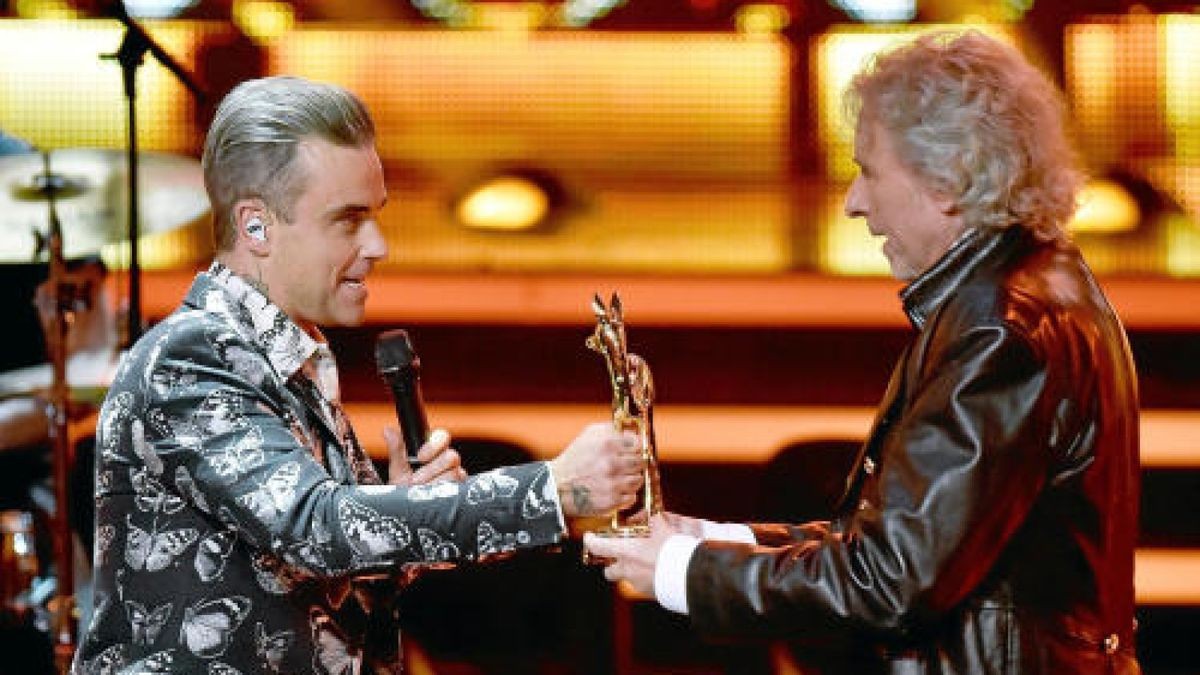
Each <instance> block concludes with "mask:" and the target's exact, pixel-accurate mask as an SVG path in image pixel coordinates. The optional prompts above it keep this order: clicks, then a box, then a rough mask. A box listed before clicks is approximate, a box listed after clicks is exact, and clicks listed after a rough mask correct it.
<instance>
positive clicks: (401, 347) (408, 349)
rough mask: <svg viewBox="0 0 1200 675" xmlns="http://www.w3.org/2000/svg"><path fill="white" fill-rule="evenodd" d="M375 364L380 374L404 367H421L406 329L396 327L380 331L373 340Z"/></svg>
mask: <svg viewBox="0 0 1200 675" xmlns="http://www.w3.org/2000/svg"><path fill="white" fill-rule="evenodd" d="M375 365H376V368H377V369H378V371H379V373H380V374H381V375H382V374H384V373H389V372H393V371H396V370H401V369H404V368H412V369H420V368H421V359H420V358H418V357H417V352H416V351H415V350H413V346H412V341H411V340H409V339H408V331H406V330H404V329H402V328H397V329H395V330H389V331H384V332H383V333H380V335H379V338H378V339H376V340H375Z"/></svg>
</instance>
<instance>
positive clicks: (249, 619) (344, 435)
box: [75, 267, 562, 675]
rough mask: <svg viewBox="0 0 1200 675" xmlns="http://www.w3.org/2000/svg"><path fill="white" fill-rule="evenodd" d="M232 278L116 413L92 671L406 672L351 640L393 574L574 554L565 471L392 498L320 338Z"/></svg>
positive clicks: (155, 335) (173, 333) (214, 291)
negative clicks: (557, 494) (511, 555)
mask: <svg viewBox="0 0 1200 675" xmlns="http://www.w3.org/2000/svg"><path fill="white" fill-rule="evenodd" d="M214 270H216V271H217V272H218V273H220V274H224V273H221V272H220V270H219V269H217V268H216V267H214ZM225 279H226V281H229V282H230V284H231V285H232V286H239V285H240V286H241V288H238V289H235V291H234V292H231V291H230V290H229V289H228V288H225V287H224V286H223V285H222V284H221V283H218V282H217V280H216V279H215V278H214V276H213V274H212V273H208V274H202V275H201V276H200V277H199V278H198V280H197V282H196V285H195V286H194V287H193V289H192V291H191V292H190V293H189V299H188V301H187V303H186V304H185V306H184V307H182V308H181V309H180V310H179V311H178V312H176V313H175V314H173V315H171V317H169V318H168V319H166V320H164V321H162V322H160V323H159V325H158V326H155V327H154V328H152V329H151V331H149V332H148V333H147V335H146V339H145V340H143V341H140V342H139V343H138V344H137V345H135V346H134V347H133V348H132V349H131V350H130V351H129V352H128V353H127V354H126V355H125V356H124V357H123V359H122V362H121V365H120V367H119V371H120V373H121V376H120V377H118V379H117V380H115V381H114V382H113V384H112V386H111V387H110V393H109V396H108V399H107V400H106V402H105V404H104V406H103V407H102V409H101V413H100V418H99V422H98V435H97V447H98V448H99V449H100V450H99V452H98V465H97V467H96V478H97V504H96V517H97V530H96V532H97V536H96V552H95V565H96V566H95V572H94V579H95V594H96V596H95V597H96V599H97V605H96V607H95V613H94V615H93V619H92V621H91V622H90V625H89V627H88V631H87V635H86V637H85V638H84V639H83V640H82V641H81V643H80V648H79V649H78V650H77V654H76V659H77V661H76V664H75V673H76V675H113V674H115V673H121V674H122V675H125V674H127V673H129V674H133V673H146V674H148V675H155V674H158V673H188V674H192V673H196V674H200V675H278V674H282V673H304V672H316V673H339V674H344V673H359V672H361V671H365V670H368V669H370V672H372V673H385V672H386V673H393V672H398V668H399V664H398V663H395V662H394V656H391V655H387V654H375V653H373V652H372V649H371V646H370V644H369V643H365V642H364V637H365V636H362V635H358V634H355V633H354V630H355V629H354V628H352V627H355V626H361V625H362V621H363V619H364V617H366V616H368V612H370V611H372V608H374V607H377V606H378V607H382V606H387V604H388V603H387V602H380V600H382V598H380V597H378V596H379V594H381V593H387V594H389V595H390V594H393V593H394V592H395V591H394V589H390V590H389V588H388V586H387V585H386V584H384V583H380V579H386V578H390V577H392V576H394V577H395V578H396V579H402V578H404V577H405V575H411V574H415V571H416V570H418V569H421V568H424V567H428V566H441V565H445V564H449V563H453V562H455V561H459V560H475V559H477V558H478V557H479V556H480V555H483V554H487V553H490V552H495V551H507V550H512V549H513V548H518V547H523V546H528V547H533V546H545V545H552V544H555V543H558V541H559V538H560V537H561V535H562V531H561V527H560V523H559V520H558V519H559V517H560V515H559V512H558V511H559V510H558V506H557V501H556V500H555V499H551V500H550V501H549V502H546V501H545V500H544V495H545V489H546V488H545V485H546V483H545V481H546V479H547V477H548V471H547V467H546V464H545V463H544V462H534V463H530V464H527V465H520V466H516V467H510V468H505V469H504V470H502V471H497V472H490V473H487V474H482V475H480V476H474V477H471V478H470V479H469V480H468V481H467V482H463V483H456V482H448V481H443V482H440V483H436V484H432V485H420V486H409V487H399V486H393V485H384V484H383V481H381V480H380V478H379V476H378V475H377V474H376V473H375V471H374V468H373V466H372V464H371V460H370V457H369V456H368V455H367V454H366V452H365V451H364V450H363V448H362V447H361V445H360V444H359V443H358V441H357V440H356V439H355V436H354V433H353V430H352V429H351V428H350V427H349V424H348V423H347V422H346V418H345V415H344V413H343V412H342V411H341V410H340V408H338V407H337V406H336V404H334V403H333V402H331V401H327V400H317V399H314V396H316V397H319V396H321V394H320V392H319V391H316V389H315V388H313V387H311V384H310V383H309V381H308V380H307V377H306V375H305V374H304V372H301V368H300V366H301V364H303V363H304V362H305V359H307V358H309V356H311V355H312V353H315V352H308V351H306V350H308V349H309V347H310V346H311V343H312V341H313V338H312V337H311V336H309V335H308V334H307V333H305V332H304V331H302V330H300V329H299V328H298V327H297V326H295V324H292V323H291V322H290V321H289V320H288V319H287V317H286V315H284V314H283V313H282V312H280V311H278V308H275V307H274V306H273V305H270V303H267V302H266V301H265V299H263V298H262V297H261V296H258V295H256V294H257V292H256V291H253V289H249V288H248V287H246V285H245V284H244V282H241V281H240V280H238V279H237V278H236V277H232V276H226V277H225ZM326 365H328V364H326ZM325 372H328V370H326V371H325ZM314 392H315V393H314ZM328 411H332V412H333V413H334V414H333V415H332V416H333V417H334V418H335V419H334V420H333V421H334V422H335V424H334V425H330V424H329V419H328V417H330V416H329V415H327V414H326V413H327V412H328ZM339 420H341V422H339ZM527 502H529V503H528V504H527ZM543 511H544V513H543ZM367 579H374V581H370V582H367ZM375 620H383V621H388V622H391V625H392V626H393V627H395V629H396V630H398V626H397V625H396V624H395V623H394V620H395V619H394V617H392V616H391V615H390V614H389V615H387V617H386V618H383V619H380V618H379V617H375V618H373V619H372V621H375Z"/></svg>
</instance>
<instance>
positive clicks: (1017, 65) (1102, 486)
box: [585, 31, 1140, 675]
mask: <svg viewBox="0 0 1200 675" xmlns="http://www.w3.org/2000/svg"><path fill="white" fill-rule="evenodd" d="M848 101H849V105H850V109H851V111H852V112H854V113H856V116H857V129H856V136H855V149H854V154H855V160H856V162H857V163H858V165H859V166H860V168H861V172H860V174H859V176H858V177H857V178H856V179H855V180H854V183H853V184H852V185H851V187H850V191H849V193H848V195H847V197H846V213H847V214H848V215H850V216H852V217H858V218H863V219H865V220H866V222H867V227H868V228H869V229H870V231H871V233H872V234H873V235H876V236H879V237H883V238H884V244H883V252H884V254H885V255H886V256H887V259H888V261H889V264H890V266H891V269H892V273H893V274H894V275H895V276H896V277H897V278H899V279H902V280H904V281H906V282H907V285H906V286H905V288H904V289H903V290H902V291H901V293H900V297H901V301H902V302H903V305H904V310H905V312H906V314H907V315H908V318H909V320H910V321H911V323H912V326H913V329H914V331H915V334H914V337H913V341H912V343H911V345H910V346H909V348H908V349H907V350H906V351H905V352H904V353H903V355H902V356H901V358H900V361H899V363H898V364H897V366H896V370H895V372H894V374H893V376H892V379H891V382H890V383H889V386H888V389H887V392H886V394H885V397H884V400H883V402H882V403H881V404H880V406H879V411H878V415H877V417H876V421H875V425H874V428H873V429H872V431H871V433H870V436H869V438H868V439H867V441H866V442H865V444H864V445H863V446H862V448H861V450H860V453H859V456H858V460H857V462H856V464H855V467H854V469H853V471H852V473H851V474H850V475H849V476H848V477H847V480H846V490H845V494H844V497H843V499H842V501H841V506H840V507H839V508H838V509H837V511H836V512H835V514H834V515H833V517H832V518H831V519H830V520H829V521H821V522H810V523H805V524H801V525H754V526H742V525H720V524H715V523H710V522H707V521H700V520H696V519H692V518H686V517H683V516H678V515H674V514H666V515H664V516H662V517H657V518H655V519H653V521H652V534H651V536H650V537H648V538H646V539H644V540H635V539H626V540H619V541H618V540H612V539H599V538H595V537H592V536H590V535H589V536H588V537H587V538H586V539H585V544H586V545H587V546H588V548H589V550H590V552H591V553H592V554H594V555H597V556H602V557H605V558H608V559H610V562H609V566H608V567H607V569H606V575H607V576H608V577H609V578H610V579H614V580H615V579H627V580H629V581H630V582H631V583H632V584H633V585H634V586H635V587H636V588H638V589H639V590H640V591H642V592H644V593H647V594H653V595H654V596H656V597H657V598H658V600H659V602H660V603H661V604H662V605H664V606H665V607H667V608H669V609H672V610H674V611H677V612H681V613H684V614H687V615H688V616H689V617H690V619H691V622H692V624H693V625H694V626H695V627H696V628H697V629H699V630H700V631H702V632H704V633H707V634H710V635H715V636H719V637H733V636H738V635H742V636H753V637H759V638H764V637H779V638H786V639H796V640H806V641H812V642H814V643H822V642H823V643H825V645H826V646H828V645H829V644H830V643H837V645H838V647H837V648H832V647H830V648H829V649H830V651H822V650H820V649H818V648H817V647H816V646H813V647H810V648H809V649H807V650H802V653H805V652H807V653H809V654H814V655H815V654H821V655H822V659H821V660H822V661H823V662H824V665H825V667H826V668H827V669H828V670H829V671H830V672H852V673H872V672H880V673H895V674H899V673H907V674H916V673H939V674H945V673H1037V674H1046V675H1050V674H1053V675H1064V674H1070V673H1120V674H1125V673H1137V672H1139V670H1140V669H1139V666H1138V663H1137V659H1136V657H1135V654H1134V645H1133V639H1132V638H1133V630H1134V617H1133V610H1134V592H1133V562H1134V548H1135V542H1136V536H1137V507H1138V494H1139V489H1140V486H1139V461H1138V442H1139V441H1138V404H1137V387H1136V376H1135V373H1134V367H1133V361H1132V358H1131V356H1130V351H1129V346H1128V343H1127V340H1126V337H1125V333H1124V330H1123V328H1122V327H1121V324H1120V322H1119V321H1118V319H1117V317H1116V315H1115V314H1114V312H1113V310H1112V308H1111V307H1110V306H1109V303H1108V302H1107V300H1106V299H1105V297H1104V295H1103V293H1102V292H1101V290H1100V288H1099V286H1098V285H1097V284H1096V281H1095V279H1094V278H1093V277H1092V274H1091V272H1090V271H1089V270H1088V268H1087V266H1086V264H1085V263H1084V261H1083V259H1082V258H1081V257H1080V254H1079V252H1078V250H1077V249H1076V248H1075V247H1074V246H1073V245H1072V244H1071V243H1070V242H1069V241H1068V238H1067V236H1066V233H1065V232H1064V231H1063V227H1064V225H1065V223H1066V221H1067V219H1068V218H1069V216H1070V215H1071V213H1072V211H1073V209H1074V206H1075V198H1076V193H1077V190H1078V186H1079V183H1080V178H1079V173H1078V171H1077V170H1076V168H1075V165H1074V155H1073V153H1072V152H1071V149H1070V146H1069V143H1068V142H1067V140H1066V134H1065V131H1064V123H1063V112H1062V105H1061V103H1060V98H1059V95H1058V93H1057V92H1056V90H1055V88H1054V87H1053V86H1052V85H1051V84H1050V82H1049V81H1048V80H1047V79H1046V78H1045V77H1044V76H1043V75H1042V74H1041V73H1039V72H1038V71H1037V70H1036V69H1035V68H1033V67H1032V66H1031V65H1030V64H1029V63H1028V62H1026V61H1025V60H1024V59H1023V58H1022V57H1021V56H1020V55H1019V54H1018V53H1017V52H1016V51H1015V50H1014V49H1012V48H1010V47H1008V46H1006V45H1004V44H1002V43H1000V42H998V41H996V40H994V39H991V38H989V37H986V36H984V35H983V34H981V33H979V32H976V31H969V32H965V33H961V34H945V33H942V34H931V35H925V36H922V37H920V38H918V39H917V40H915V41H914V42H911V43H909V44H906V45H903V46H901V47H898V48H896V49H893V50H891V51H888V52H885V53H883V54H881V55H879V56H878V57H876V58H875V59H874V61H873V63H872V64H871V65H870V66H868V67H867V68H866V69H865V70H864V71H863V72H861V73H860V74H859V75H858V76H857V77H856V78H855V79H854V81H853V83H852V84H851V86H850V90H849V96H848Z"/></svg>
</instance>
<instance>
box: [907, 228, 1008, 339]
mask: <svg viewBox="0 0 1200 675" xmlns="http://www.w3.org/2000/svg"><path fill="white" fill-rule="evenodd" d="M1030 238H1031V235H1030V234H1029V233H1028V232H1027V231H1026V230H1025V228H1024V227H1021V226H1020V225H1012V226H1010V227H1007V228H1005V229H1003V230H996V229H992V228H981V227H971V228H968V229H967V231H966V232H965V233H964V234H963V235H962V236H961V237H959V238H958V241H956V242H955V243H954V245H953V246H951V247H950V250H948V251H946V253H945V254H944V255H943V256H942V257H941V258H938V260H937V261H936V262H934V263H933V265H931V266H930V267H929V269H927V270H925V271H924V272H922V273H921V275H920V276H919V277H917V278H916V279H914V280H913V281H912V282H911V283H909V284H908V285H907V286H905V287H904V288H902V289H900V300H901V302H902V303H904V312H905V314H907V315H908V320H909V321H910V322H912V325H913V327H914V328H916V329H917V330H921V329H923V328H924V327H925V321H926V320H927V319H928V318H929V317H930V315H932V314H933V312H934V311H936V310H937V308H938V307H940V306H941V305H942V303H943V302H945V301H946V299H947V298H949V297H950V295H951V294H952V293H954V291H955V290H957V289H958V288H959V287H960V286H962V284H963V282H964V281H966V280H967V279H968V278H970V277H971V276H972V275H974V274H975V272H976V271H977V270H980V269H983V268H989V267H990V268H995V267H998V266H1000V265H1001V264H1003V263H1004V261H1006V260H1010V259H1011V258H1012V255H1013V253H1014V252H1016V251H1017V250H1018V249H1021V248H1024V246H1025V245H1026V243H1027V242H1028V240H1029V239H1030Z"/></svg>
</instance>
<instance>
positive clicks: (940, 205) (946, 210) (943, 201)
mask: <svg viewBox="0 0 1200 675" xmlns="http://www.w3.org/2000/svg"><path fill="white" fill-rule="evenodd" d="M931 198H932V199H933V205H934V206H936V207H937V210H938V211H940V212H941V214H942V215H944V216H959V215H962V209H961V208H959V206H958V200H957V199H955V198H954V197H951V196H950V195H948V194H943V193H941V192H933V193H932V194H931Z"/></svg>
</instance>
